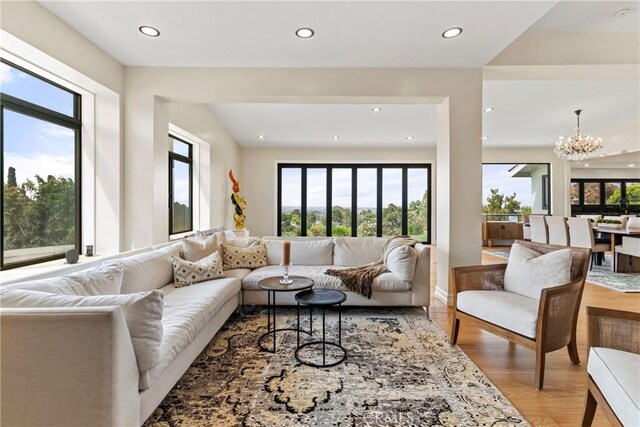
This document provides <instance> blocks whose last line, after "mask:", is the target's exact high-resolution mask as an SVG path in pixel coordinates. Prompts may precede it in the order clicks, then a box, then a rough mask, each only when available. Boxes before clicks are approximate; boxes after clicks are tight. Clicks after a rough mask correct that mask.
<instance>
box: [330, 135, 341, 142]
mask: <svg viewBox="0 0 640 427" xmlns="http://www.w3.org/2000/svg"><path fill="white" fill-rule="evenodd" d="M331 139H333V140H334V141H337V140H339V139H340V137H339V136H338V135H333V136H332V137H331Z"/></svg>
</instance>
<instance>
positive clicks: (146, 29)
mask: <svg viewBox="0 0 640 427" xmlns="http://www.w3.org/2000/svg"><path fill="white" fill-rule="evenodd" d="M138 30H140V32H141V33H142V34H144V35H145V36H149V37H158V36H159V35H160V31H158V29H157V28H153V27H150V26H148V25H143V26H142V27H140V28H138Z"/></svg>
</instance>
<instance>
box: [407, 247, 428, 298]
mask: <svg viewBox="0 0 640 427" xmlns="http://www.w3.org/2000/svg"><path fill="white" fill-rule="evenodd" d="M414 249H415V250H416V252H417V253H418V260H417V262H416V270H415V272H414V275H413V283H412V284H411V292H412V298H411V299H412V305H413V306H415V307H428V306H429V303H430V298H431V248H430V247H429V246H427V245H423V244H422V243H416V245H415V246H414Z"/></svg>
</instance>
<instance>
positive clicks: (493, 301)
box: [457, 291, 539, 338]
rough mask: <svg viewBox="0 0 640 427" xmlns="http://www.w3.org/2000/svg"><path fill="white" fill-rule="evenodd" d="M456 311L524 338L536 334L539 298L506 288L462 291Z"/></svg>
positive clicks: (532, 336)
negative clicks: (504, 289)
mask: <svg viewBox="0 0 640 427" xmlns="http://www.w3.org/2000/svg"><path fill="white" fill-rule="evenodd" d="M457 298H458V299H457V308H458V310H460V311H462V312H464V313H467V314H470V315H471V316H474V317H477V318H479V319H482V320H485V321H487V322H489V323H493V324H494V325H497V326H500V327H503V328H505V329H508V330H510V331H512V332H515V333H517V334H520V335H524V336H525V337H528V338H535V336H536V321H537V319H538V304H539V301H538V300H536V299H533V298H528V297H525V296H522V295H519V294H516V293H513V292H506V291H464V292H460V293H459V294H458V297H457Z"/></svg>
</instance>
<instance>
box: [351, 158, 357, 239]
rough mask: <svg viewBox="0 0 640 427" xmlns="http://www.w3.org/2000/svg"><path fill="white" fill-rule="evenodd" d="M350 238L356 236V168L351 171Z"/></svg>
mask: <svg viewBox="0 0 640 427" xmlns="http://www.w3.org/2000/svg"><path fill="white" fill-rule="evenodd" d="M351 236H352V237H357V236H358V168H357V167H353V168H352V169H351Z"/></svg>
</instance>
